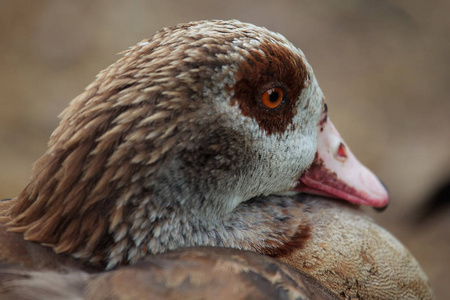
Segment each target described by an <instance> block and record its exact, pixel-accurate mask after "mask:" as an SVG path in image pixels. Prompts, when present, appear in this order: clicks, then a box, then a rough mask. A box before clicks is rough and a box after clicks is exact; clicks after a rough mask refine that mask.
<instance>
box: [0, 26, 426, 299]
mask: <svg viewBox="0 0 450 300" xmlns="http://www.w3.org/2000/svg"><path fill="white" fill-rule="evenodd" d="M274 86H276V87H279V88H280V90H281V91H283V93H284V94H283V99H282V101H281V102H280V104H279V105H278V106H277V107H276V109H269V108H268V107H267V106H266V107H264V106H262V103H261V101H260V100H261V95H262V94H263V93H264V92H265V91H267V90H268V89H271V88H272V87H274ZM61 118H62V120H61V123H60V125H59V126H58V128H57V129H56V130H55V131H54V133H53V134H52V136H51V139H50V142H49V148H48V150H47V152H46V153H45V154H44V155H43V156H42V157H41V158H40V159H39V160H38V161H37V162H36V164H35V166H34V169H33V174H32V177H31V180H30V183H29V184H28V185H27V187H26V188H25V189H24V190H23V191H22V193H21V194H20V195H19V196H18V198H16V199H12V200H8V201H1V202H0V237H1V238H2V240H3V241H4V242H3V243H2V244H0V263H4V264H5V265H7V267H6V270H8V269H9V268H11V266H18V267H17V269H19V270H21V271H20V272H18V273H15V275H17V276H19V277H20V276H25V277H26V278H28V279H30V280H31V281H27V280H24V281H20V280H19V281H18V282H14V283H13V284H12V285H9V283H8V282H9V280H10V279H7V280H6V281H4V280H3V277H4V276H5V274H6V277H8V276H10V275H11V274H9V273H8V272H6V273H4V272H3V273H2V272H0V295H2V294H1V293H2V291H1V288H3V287H8V286H9V287H10V288H11V287H12V290H13V294H14V292H15V291H17V290H14V287H17V289H18V290H20V289H21V288H22V287H24V286H27V287H30V288H31V289H30V290H29V292H30V294H29V295H31V297H33V296H34V295H35V293H34V292H33V288H34V287H36V288H38V290H39V289H40V291H42V292H44V293H45V292H46V291H47V292H52V289H53V288H57V287H58V285H59V287H60V288H61V289H62V290H63V291H64V289H70V292H71V293H72V292H73V293H75V294H77V293H80V292H81V293H82V294H83V293H84V292H86V291H85V289H86V286H85V284H86V283H87V282H89V281H88V280H90V279H94V280H97V279H98V278H101V280H100V284H101V285H100V286H95V288H100V290H99V291H100V292H105V291H106V292H107V293H109V291H108V289H110V288H111V286H108V285H109V284H112V286H116V284H114V283H111V282H112V281H109V280H110V278H113V279H114V278H116V279H115V280H118V281H119V282H121V281H122V280H123V281H125V282H124V283H123V282H122V283H120V284H119V285H118V289H119V290H117V294H115V296H117V297H119V296H123V295H122V294H121V295H119V293H121V292H122V290H120V289H121V288H124V289H127V284H130V283H132V282H133V281H134V279H133V277H129V275H127V274H129V273H128V272H129V270H131V271H133V270H134V269H135V268H137V269H138V270H139V272H142V274H143V276H149V275H152V276H153V275H154V274H153V273H152V271H151V270H152V269H151V267H148V261H152V260H153V259H156V260H157V259H158V258H157V256H155V257H153V256H151V258H148V257H147V258H144V257H145V256H148V255H149V254H161V253H166V252H167V251H169V250H172V249H179V248H182V247H196V246H219V247H230V248H235V250H220V251H222V252H224V251H225V252H226V251H231V252H230V253H234V254H233V255H235V256H233V257H234V258H236V257H237V258H240V259H243V260H241V261H240V262H241V264H239V263H238V264H237V265H235V266H234V267H233V268H235V269H233V270H234V273H233V274H234V275H235V276H236V278H243V279H248V278H249V277H248V276H250V275H249V274H247V273H245V272H246V271H245V270H248V265H247V264H246V263H248V262H250V261H252V260H254V259H256V258H255V257H256V255H255V257H253V258H252V255H251V254H248V253H247V254H242V253H243V252H240V251H239V250H236V249H240V250H250V251H253V252H257V253H261V254H265V255H267V256H272V257H275V258H277V259H278V261H275V260H273V259H271V258H268V257H265V258H264V259H265V262H267V263H269V264H271V265H272V266H276V268H274V269H273V270H272V271H273V272H271V270H267V269H264V270H260V274H259V275H261V278H260V277H258V278H257V279H256V280H254V281H251V280H250V281H249V282H244V284H243V285H242V286H243V287H242V286H241V288H243V289H244V290H245V289H246V287H248V288H249V289H248V291H255V292H260V291H262V290H264V287H262V285H264V284H267V283H268V282H270V283H271V284H272V285H270V288H274V289H275V290H274V291H275V292H277V291H278V292H279V290H277V286H278V285H279V282H278V281H277V280H278V279H279V278H280V277H279V276H281V275H283V274H285V273H283V272H285V271H286V270H290V271H289V272H291V271H292V270H291V269H285V266H284V265H283V264H281V263H280V262H279V260H282V261H285V262H287V263H289V264H290V265H291V266H293V267H295V268H297V270H304V271H305V272H306V273H308V272H310V273H311V274H314V275H313V276H317V278H316V279H311V278H310V279H311V281H310V282H309V284H311V282H312V287H317V286H320V287H321V288H320V290H322V283H323V284H324V285H325V286H326V288H328V289H329V290H327V291H326V292H325V293H324V294H323V295H322V296H323V298H324V299H335V297H336V296H338V295H340V296H341V297H342V296H343V295H344V296H346V295H347V294H342V292H341V290H342V289H343V288H344V289H345V287H346V286H347V285H346V283H347V281H345V280H346V279H348V278H344V283H342V282H340V281H339V279H340V278H338V277H337V275H336V276H335V277H333V276H331V277H327V276H325V275H324V274H322V273H320V272H321V271H322V269H320V268H319V269H315V270H310V269H308V268H306V269H305V268H304V266H305V265H306V266H307V265H308V264H307V262H309V261H312V260H313V259H315V258H317V255H316V254H318V253H319V252H317V253H316V252H315V251H316V250H317V249H320V247H325V246H326V245H327V243H328V244H331V245H332V246H336V248H333V247H332V249H333V250H331V251H330V252H329V253H331V255H332V256H333V255H336V253H340V251H341V250H342V249H341V248H340V245H337V244H336V243H335V239H334V237H338V235H333V236H331V237H330V236H327V235H323V234H322V235H321V234H320V232H319V233H318V231H317V230H318V229H319V230H322V229H323V224H325V223H321V222H320V220H317V218H316V217H317V216H321V215H325V216H328V215H329V214H327V211H329V210H328V208H327V206H326V205H325V206H323V207H322V206H320V205H318V206H317V207H319V209H315V208H316V207H312V206H311V203H312V202H314V201H312V202H309V201H307V200H305V198H304V197H303V196H299V195H297V196H295V197H289V196H286V195H287V193H291V194H292V192H288V191H290V190H291V189H292V188H293V187H294V185H296V183H297V181H298V179H299V177H301V176H302V175H303V174H304V173H305V171H307V170H308V168H309V167H310V165H311V164H312V163H313V160H314V159H315V154H316V150H317V139H318V135H319V130H320V129H321V127H323V126H324V124H325V123H326V120H327V118H326V106H324V97H323V94H322V92H321V90H320V88H319V86H318V83H317V81H316V79H315V76H314V74H313V71H312V69H311V67H310V66H309V64H308V62H307V61H306V59H305V57H304V55H303V53H302V52H301V51H300V50H299V49H297V48H296V47H294V46H293V45H292V44H291V43H289V42H288V41H287V40H286V39H285V38H284V37H282V36H281V35H279V34H276V33H272V32H270V31H268V30H266V29H264V28H260V27H256V26H254V25H251V24H245V23H240V22H238V21H201V22H193V23H188V24H181V25H178V26H174V27H169V28H165V29H162V30H161V31H159V32H157V33H156V34H155V35H154V36H153V37H152V38H151V39H148V40H144V41H142V42H140V43H139V44H137V45H136V46H134V47H132V48H131V49H130V50H128V51H126V52H124V56H123V57H122V58H121V59H119V60H118V61H117V62H116V63H114V64H112V65H111V66H110V67H108V68H107V69H105V70H104V71H102V72H100V74H99V75H98V76H97V78H96V80H95V81H94V82H93V83H92V84H90V85H89V86H88V87H87V88H86V90H85V92H84V93H82V94H81V95H80V96H78V97H77V98H75V99H74V100H73V101H72V102H71V104H70V105H69V107H68V108H67V109H66V110H65V111H64V112H63V113H62V115H61ZM333 128H334V127H333ZM335 138H337V137H335ZM303 178H304V177H303ZM275 194H280V195H284V196H282V197H278V196H274V195H275ZM321 200H323V199H322V198H321ZM305 201H306V202H305ZM323 201H325V200H323ZM322 209H323V211H322ZM340 209H342V215H345V214H346V212H347V211H346V208H342V207H341V208H338V209H337V215H339V210H340ZM368 222H370V221H368V220H366V219H364V221H363V223H368ZM334 224H335V225H336V226H337V227H339V226H340V225H342V224H343V223H342V224H341V223H340V222H339V221H337V222H336V223H334ZM351 234H354V235H355V236H356V235H358V234H359V232H358V231H357V230H355V231H354V232H351ZM380 238H381V239H389V237H386V236H385V235H383V236H382V237H380ZM324 245H325V246H324ZM344 246H345V245H344ZM305 249H313V250H311V251H306V250H305ZM399 249H400V250H399V251H400V252H401V253H403V254H405V257H406V259H405V260H406V261H407V264H409V266H411V268H409V269H408V270H413V272H415V273H414V274H413V275H414V276H416V277H417V278H419V279H420V280H421V282H420V284H419V285H417V286H418V287H417V286H416V287H414V288H413V290H414V289H418V290H419V292H418V293H420V292H424V295H428V296H429V295H430V291H429V288H428V290H427V285H426V276H424V274H423V272H422V271H421V270H420V268H419V267H418V266H417V263H416V262H415V260H414V258H412V257H410V256H408V255H409V253H408V252H407V250H406V249H404V248H402V247H401V246H400V247H399ZM353 250H355V249H353ZM196 251H199V252H196ZM305 251H306V252H305ZM356 252H358V251H357V249H356ZM181 253H182V252H181ZM186 253H187V254H186V255H187V256H185V257H186V258H188V257H189V255H190V254H189V253H200V255H210V254H212V255H213V256H214V255H216V254H214V252H212V251H211V250H195V249H194V250H192V252H189V251H188V252H186ZM390 253H391V252H389V253H387V254H386V257H387V256H389V255H390ZM230 255H231V254H230ZM243 257H245V259H244V258H243ZM215 259H217V257H216V258H214V259H213V260H212V261H215V262H216V263H219V264H220V263H223V262H224V261H225V259H224V260H221V259H220V257H219V258H218V260H215ZM212 261H208V262H212ZM323 261H324V265H323V266H322V267H324V268H325V269H326V270H331V271H330V272H331V273H333V272H334V273H333V274H339V271H340V268H341V265H339V264H338V263H336V264H334V262H333V261H331V262H330V261H328V262H326V263H325V261H326V260H325V259H323ZM134 263H136V264H135V265H132V266H130V267H121V266H123V265H129V264H134ZM206 265H208V264H206ZM263 265H265V264H263V263H261V266H260V267H261V268H263ZM173 267H174V266H173V265H171V264H170V263H168V264H167V265H164V266H163V269H164V271H165V272H169V273H170V274H172V273H171V272H172V271H173V270H174V269H173ZM176 267H179V265H176V266H175V268H176ZM204 267H205V264H204V265H203V266H202V268H204ZM12 268H14V267H12ZM66 268H73V269H74V270H75V271H74V272H75V273H72V274H71V272H72V271H68V273H69V274H67V276H66V275H65V276H63V277H61V280H60V281H58V285H55V286H48V284H46V281H45V280H44V281H40V280H41V279H42V278H44V279H45V278H47V279H49V278H51V276H57V275H55V273H39V272H38V273H27V271H28V270H42V269H48V270H53V271H56V272H62V273H64V272H66V271H67V270H66ZM327 268H328V269H327ZM105 269H107V270H111V269H116V270H114V271H112V272H114V273H96V274H95V275H92V276H91V275H87V274H86V273H84V272H99V271H104V270H105ZM269 269H270V268H269ZM275 269H276V272H275ZM400 269H401V268H400ZM23 270H27V271H23ZM280 270H281V271H280ZM317 270H319V271H317ZM401 270H403V269H401ZM266 271H268V272H266ZM316 271H317V272H316ZM77 272H78V273H77ZM289 272H288V273H289ZM62 273H60V274H62ZM175 273H176V272H175ZM288 273H286V274H288ZM325 273H326V274H328V273H327V272H326V271H325ZM80 274H81V275H80ZM105 274H113V275H112V277H109V276H108V275H105ZM280 274H281V275H280ZM289 274H290V275H289ZM289 274H288V275H289V276H287V277H286V278H287V283H286V282H283V283H282V284H283V285H285V284H286V286H291V285H290V284H292V283H293V282H292V280H293V279H292V278H294V277H296V276H297V275H295V274H296V273H295V272H294V273H292V274H291V273H289ZM380 274H381V273H380ZM399 274H400V275H399V276H398V278H399V279H398V282H400V283H404V282H407V281H408V280H409V278H411V277H407V278H406V279H405V280H403V281H402V279H404V277H402V276H404V274H401V272H400V271H399ZM13 275H14V274H13ZM79 275H80V276H81V277H80V276H79ZM359 275H360V276H359V277H358V276H357V275H355V278H358V279H357V280H358V281H360V282H361V281H362V280H363V279H365V278H370V276H368V275H367V273H364V272H363V271H362V272H361V274H359ZM46 276H50V277H46ZM227 276H228V275H227ZM283 276H284V275H283ZM407 276H410V274H408V275H407ZM13 277H14V276H13ZM381 277H383V276H382V275H381ZM268 278H269V281H267V280H268ZM286 278H285V279H286ZM330 278H331V279H330ZM72 279H73V280H75V282H71V281H72ZM111 280H112V279H111ZM167 280H168V281H166V282H164V284H167V286H170V287H171V288H172V289H176V288H180V287H186V286H185V285H184V283H183V282H181V283H180V282H178V281H177V277H176V276H175V277H170V276H169V277H168V279H167ZM301 280H302V279H299V281H298V282H297V283H298V284H300V283H301ZM334 280H335V281H336V282H339V283H338V284H337V286H334V285H332V284H330V281H334ZM213 281H214V280H212V281H211V282H213ZM294 281H295V280H294ZM5 282H6V284H5ZM320 282H322V283H320ZM190 283H192V282H190ZM216 283H217V284H223V282H222V283H221V282H215V281H214V284H216ZM297 283H296V282H294V283H293V284H294V286H296V284H297ZM303 283H304V282H303ZM303 283H302V284H303ZM28 284H29V285H28ZM73 284H75V285H76V286H73ZM121 284H122V285H121ZM21 285H23V286H21ZM188 286H189V285H188ZM159 287H160V288H167V287H166V286H165V285H164V286H159ZM190 287H193V288H197V287H198V286H196V284H195V282H194V284H193V285H190ZM261 287H262V289H261ZM291 287H292V286H291ZM101 288H103V289H104V290H101ZM135 288H136V292H146V289H147V288H150V287H149V286H146V285H145V284H144V285H143V286H135ZM141 288H142V289H143V290H141ZM151 288H158V287H154V286H153V287H151ZM209 288H211V287H209ZM221 288H225V290H226V289H227V288H226V286H225V287H224V286H221ZM359 288H360V287H359V286H357V287H356V288H355V289H356V292H355V290H351V291H350V292H348V295H353V294H355V293H356V294H358V292H359V290H358V289H359ZM200 289H202V287H201V286H200ZM372 290H373V291H374V292H376V289H372ZM53 291H55V290H53ZM67 291H68V290H67ZM194 291H195V290H194ZM56 292H58V291H56ZM174 292H175V293H176V292H178V290H175V291H174ZM111 293H112V292H111ZM352 293H353V294H352ZM427 293H428V294H427ZM42 295H44V294H42ZM289 295H291V296H292V295H293V296H292V297H294V296H295V295H300V294H297V292H296V290H295V288H294V289H293V290H289ZM125 296H126V295H125ZM247 296H248V294H246V293H245V294H242V297H247ZM300 296H301V295H300ZM303 296H304V297H306V298H305V299H310V298H308V297H312V296H311V295H307V294H304V295H303ZM303 296H302V297H303ZM375 298H376V297H375ZM119 299H120V298H119ZM302 299H303V298H302ZM320 299H322V298H320Z"/></svg>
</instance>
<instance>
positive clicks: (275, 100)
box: [269, 92, 280, 102]
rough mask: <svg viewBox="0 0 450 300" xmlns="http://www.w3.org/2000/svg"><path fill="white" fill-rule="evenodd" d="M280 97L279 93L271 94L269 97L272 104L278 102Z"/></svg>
mask: <svg viewBox="0 0 450 300" xmlns="http://www.w3.org/2000/svg"><path fill="white" fill-rule="evenodd" d="M279 96H280V95H279V94H278V92H273V93H272V94H270V96H269V100H270V102H277V101H278V97H279Z"/></svg>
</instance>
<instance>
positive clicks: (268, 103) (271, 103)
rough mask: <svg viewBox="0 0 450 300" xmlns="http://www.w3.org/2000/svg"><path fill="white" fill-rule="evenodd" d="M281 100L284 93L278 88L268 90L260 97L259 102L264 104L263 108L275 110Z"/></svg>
mask: <svg viewBox="0 0 450 300" xmlns="http://www.w3.org/2000/svg"><path fill="white" fill-rule="evenodd" d="M283 99H284V91H283V89H282V88H280V87H274V88H271V89H268V90H267V91H266V92H265V93H264V94H262V96H261V101H262V103H263V104H264V106H265V107H267V108H270V109H275V108H277V107H278V106H280V104H281V102H282V101H283Z"/></svg>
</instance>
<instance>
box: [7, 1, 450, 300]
mask: <svg viewBox="0 0 450 300" xmlns="http://www.w3.org/2000/svg"><path fill="white" fill-rule="evenodd" d="M449 11H450V1H446V0H431V1H422V0H414V1H413V0H403V1H389V0H378V1H370V0H366V1H364V0H348V1H336V0H329V1H325V0H323V1H312V0H311V1H306V0H303V1H300V0H297V1H293V0H292V1H289V0H283V1H265V0H260V1H240V0H239V1H238V0H233V1H211V0H195V1H168V0H166V1H121V2H120V1H106V0H105V1H90V0H85V1H76V2H75V1H69V0H54V1H32V0H29V1H13V0H11V1H1V0H0V76H1V77H0V198H7V197H14V196H16V195H17V194H18V193H19V192H20V190H21V189H22V188H23V187H24V185H25V184H26V182H27V179H28V177H29V174H30V170H31V165H32V163H33V161H34V160H36V159H37V158H38V157H39V156H40V155H41V154H42V153H43V152H44V151H45V149H46V143H47V140H48V137H49V136H50V134H51V132H52V130H53V129H54V128H55V127H56V125H57V124H58V119H57V115H58V114H59V113H60V112H61V111H62V110H63V108H64V107H65V106H66V105H67V104H68V102H69V101H70V100H71V99H73V98H74V97H75V96H76V95H78V94H79V93H81V92H82V90H83V89H84V87H85V86H87V85H88V84H89V83H90V82H91V81H92V80H93V78H94V76H95V75H96V74H97V73H98V71H100V70H102V69H104V68H105V67H107V66H108V65H109V64H111V63H112V62H114V61H115V60H116V59H118V57H119V56H118V55H116V53H118V52H120V51H122V50H125V49H127V47H129V46H131V45H133V44H135V43H137V42H139V41H140V40H142V39H144V38H147V37H151V35H152V34H153V33H154V32H155V31H156V30H158V29H160V28H161V27H164V26H167V25H173V24H176V23H180V22H187V21H192V20H199V19H239V20H241V21H246V22H251V23H254V24H257V25H262V26H265V27H267V28H269V29H271V30H273V31H278V32H280V33H282V34H283V35H285V36H286V37H287V38H288V39H289V40H291V41H292V42H293V43H294V44H295V45H297V46H298V47H300V48H301V49H302V50H303V51H304V52H305V54H306V56H307V58H308V60H309V62H310V64H311V65H312V66H313V68H314V70H315V73H316V76H317V78H318V80H319V83H320V84H321V87H322V89H323V91H324V93H325V95H326V96H327V99H328V107H329V111H330V115H331V117H332V119H333V122H334V123H335V125H336V127H337V128H338V129H339V130H340V132H341V134H342V135H343V136H344V137H345V139H346V141H347V143H348V144H349V145H350V146H351V148H352V150H353V152H354V153H355V154H356V155H357V156H358V157H359V158H360V160H361V161H363V162H364V163H365V164H366V165H368V166H369V167H370V168H371V169H373V170H374V171H375V172H376V173H377V174H378V175H379V176H380V177H381V178H382V179H383V181H384V182H385V183H386V185H387V186H388V188H389V189H390V192H391V196H392V203H391V206H390V207H389V209H388V210H387V211H385V212H384V213H382V214H378V215H374V217H375V218H376V219H377V221H378V222H379V223H380V224H381V225H383V226H384V227H386V228H387V229H388V230H389V231H391V232H392V233H394V234H395V235H396V236H397V237H398V238H399V239H400V240H401V241H402V242H403V243H404V244H405V245H406V246H407V247H408V248H409V249H410V250H411V252H412V253H413V254H414V255H415V256H416V258H417V259H418V260H419V262H420V263H421V265H422V267H423V268H424V270H425V271H426V272H427V274H428V275H429V277H430V280H431V282H432V285H433V287H434V290H435V292H436V296H437V298H438V299H445V298H447V297H449V295H450V209H449V208H448V207H447V208H445V209H439V210H438V211H437V212H436V213H434V214H432V215H431V216H430V217H428V218H427V219H425V220H420V221H418V219H417V215H418V212H420V211H421V207H422V205H424V204H425V203H426V202H427V201H429V199H430V197H431V195H432V194H433V192H434V191H435V190H436V189H437V188H438V186H439V185H441V184H444V183H445V182H446V181H450V152H449V148H450V99H449V94H450V93H449V92H450V18H449V17H448V12H449ZM447 197H448V196H447ZM449 200H450V199H448V198H447V202H448V201H449ZM368 212H369V213H371V214H372V212H371V210H368ZM0 242H1V241H0Z"/></svg>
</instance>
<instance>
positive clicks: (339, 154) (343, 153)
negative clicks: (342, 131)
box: [336, 143, 347, 160]
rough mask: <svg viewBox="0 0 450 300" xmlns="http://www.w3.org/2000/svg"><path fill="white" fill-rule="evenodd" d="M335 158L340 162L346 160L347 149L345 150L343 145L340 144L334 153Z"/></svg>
mask: <svg viewBox="0 0 450 300" xmlns="http://www.w3.org/2000/svg"><path fill="white" fill-rule="evenodd" d="M336 154H337V158H338V159H340V160H345V159H346V158H347V149H345V145H344V144H343V143H341V144H340V145H339V148H338V150H337V152H336Z"/></svg>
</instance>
